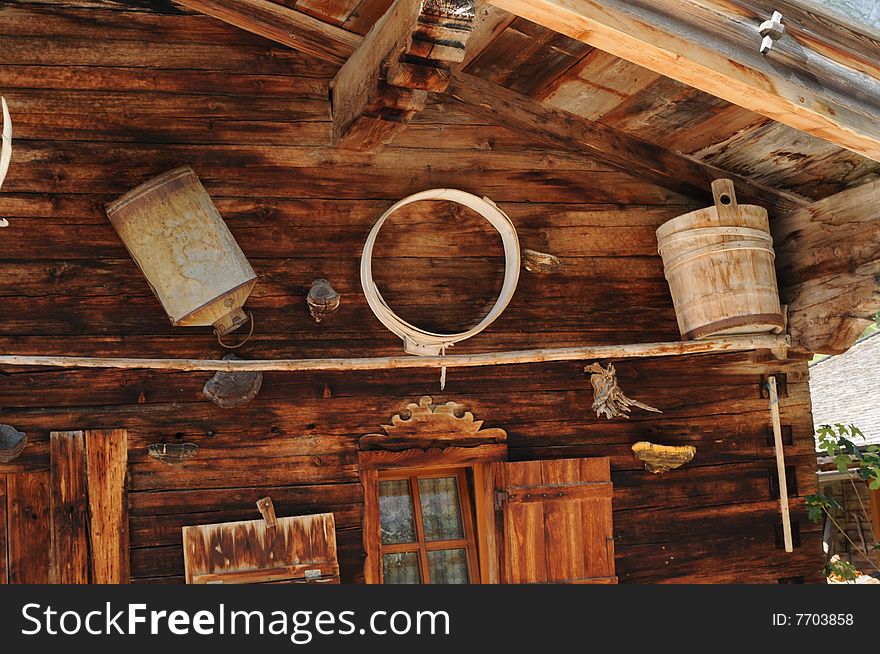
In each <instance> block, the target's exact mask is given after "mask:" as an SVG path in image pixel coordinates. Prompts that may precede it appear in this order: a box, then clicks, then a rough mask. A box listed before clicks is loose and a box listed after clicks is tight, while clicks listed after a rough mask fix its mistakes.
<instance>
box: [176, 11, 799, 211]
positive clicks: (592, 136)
mask: <svg viewBox="0 0 880 654" xmlns="http://www.w3.org/2000/svg"><path fill="white" fill-rule="evenodd" d="M177 2H178V4H181V5H183V6H186V7H189V8H191V9H194V10H196V11H200V12H203V13H206V14H208V15H210V16H213V17H214V18H217V19H219V20H222V21H223V22H225V23H228V24H230V25H233V26H235V27H238V28H239V29H243V30H245V31H248V32H251V33H253V34H258V35H260V36H262V37H264V38H267V39H269V40H272V41H274V42H276V43H280V44H282V45H286V46H289V47H291V48H296V49H300V50H302V51H303V52H307V53H308V54H311V55H313V56H315V57H317V58H319V59H322V60H324V61H328V62H331V63H336V64H338V63H342V62H343V61H345V60H346V59H347V58H348V57H349V56H351V54H352V53H353V52H354V51H355V50H356V49H357V47H358V46H359V45H360V43H361V37H360V36H358V35H356V34H352V33H351V32H348V31H346V30H344V29H342V28H340V27H336V26H335V25H330V24H328V23H322V22H320V21H317V20H315V19H314V18H312V17H311V16H308V15H306V14H304V13H302V12H300V11H297V10H295V9H290V8H288V7H283V6H281V5H276V4H274V3H271V2H268V1H267V0H177ZM266 5H270V6H271V9H266ZM478 13H479V15H478V17H477V22H478V27H477V29H476V30H475V34H474V36H473V37H472V39H480V37H481V36H483V35H484V34H488V35H489V36H491V34H492V33H494V32H495V31H496V30H495V29H494V26H496V25H499V24H500V25H502V26H503V25H504V24H506V23H505V21H504V19H503V17H500V16H499V15H498V12H497V11H492V10H491V8H490V9H489V10H488V11H485V10H484V11H480V12H478ZM487 17H488V18H487ZM482 19H485V20H482ZM481 21H482V22H481ZM487 23H488V25H489V29H488V30H487V31H481V30H480V27H482V26H483V25H486V24H487ZM475 52H476V49H474V50H473V51H472V52H471V54H475ZM465 61H466V60H465ZM448 91H451V92H452V93H453V95H454V96H455V97H456V98H457V99H458V100H460V101H461V102H462V103H463V105H464V107H465V108H466V109H468V110H469V111H470V112H472V113H474V114H476V115H477V116H482V117H491V119H492V120H494V121H496V122H498V123H499V124H500V125H502V126H507V127H510V128H512V129H515V130H516V131H518V132H520V133H526V134H528V135H529V136H531V137H533V138H535V139H536V140H538V141H540V142H543V143H548V144H551V145H553V146H554V147H562V148H564V149H566V150H570V151H574V152H582V153H584V154H585V155H587V156H591V157H595V158H597V159H600V160H602V161H605V162H607V163H611V164H613V165H615V166H618V167H622V168H623V169H624V170H627V171H629V172H633V173H635V174H639V175H643V176H646V177H648V178H650V179H652V180H653V181H655V182H656V183H658V184H660V185H661V186H664V187H666V188H671V189H673V190H677V191H679V192H683V193H685V194H688V195H691V196H693V197H697V198H699V197H706V198H707V199H708V198H709V193H708V188H709V184H708V182H710V181H711V180H713V179H717V178H719V177H726V178H728V179H733V180H734V183H735V184H736V187H737V191H738V193H739V195H740V196H741V197H742V198H744V199H746V200H748V201H751V202H756V203H760V204H764V205H766V206H769V207H772V208H775V209H776V210H777V211H783V212H790V211H792V210H794V209H796V208H798V207H801V206H805V205H806V204H807V202H806V200H803V199H801V198H799V197H798V196H795V195H793V194H786V193H783V192H780V191H778V190H776V189H770V188H767V187H763V186H761V185H759V184H755V183H753V182H751V181H749V180H747V179H746V178H744V177H741V176H737V175H734V174H731V173H730V172H728V171H722V170H719V169H718V168H716V167H714V166H712V165H710V164H707V163H705V162H702V161H699V160H697V159H695V158H693V157H688V156H684V155H680V154H678V153H675V152H673V151H671V150H668V149H666V148H664V147H662V146H657V145H654V144H651V143H648V142H647V141H642V140H641V139H638V138H635V137H633V136H630V135H628V134H626V133H624V132H621V131H619V130H616V129H614V128H611V127H607V126H605V125H602V124H601V123H598V122H594V121H591V120H588V119H585V118H581V117H580V116H577V115H575V114H572V113H570V112H566V111H561V110H558V109H554V108H550V107H547V106H546V105H544V104H542V103H540V102H538V101H536V100H532V99H531V98H528V97H526V96H524V95H522V94H518V93H515V92H513V91H508V90H507V89H504V88H503V87H500V86H498V85H496V84H492V83H490V82H485V81H483V80H480V79H479V78H475V77H474V76H471V75H464V74H462V73H461V72H458V71H453V75H452V82H451V83H450V87H449V88H448Z"/></svg>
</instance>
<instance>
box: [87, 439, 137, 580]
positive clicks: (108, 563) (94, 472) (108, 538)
mask: <svg viewBox="0 0 880 654" xmlns="http://www.w3.org/2000/svg"><path fill="white" fill-rule="evenodd" d="M85 446H86V465H87V470H88V495H89V517H90V521H89V537H90V538H89V555H90V563H91V565H90V567H91V571H92V583H96V584H127V583H128V582H129V577H130V574H129V559H128V544H129V526H128V498H127V494H126V475H127V470H128V433H127V432H126V431H125V430H124V429H116V430H102V431H87V432H86V433H85Z"/></svg>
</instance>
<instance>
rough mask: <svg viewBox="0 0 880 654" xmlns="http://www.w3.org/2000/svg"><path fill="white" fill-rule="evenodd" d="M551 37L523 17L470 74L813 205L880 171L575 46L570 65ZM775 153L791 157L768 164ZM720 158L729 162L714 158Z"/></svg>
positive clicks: (476, 58)
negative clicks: (796, 196)
mask: <svg viewBox="0 0 880 654" xmlns="http://www.w3.org/2000/svg"><path fill="white" fill-rule="evenodd" d="M552 34H555V33H554V32H552V31H549V30H547V29H546V28H542V27H539V26H536V25H532V24H530V23H529V22H528V21H526V20H525V19H523V18H520V17H516V18H515V19H513V20H512V21H511V23H510V24H509V25H508V26H507V27H506V28H505V29H504V30H503V31H502V32H500V33H499V34H498V35H497V36H496V37H495V39H494V40H493V41H491V42H490V43H488V44H487V46H486V47H485V49H483V50H482V52H479V53H476V52H473V51H472V52H471V56H472V57H473V60H472V63H471V64H470V65H469V66H468V67H467V68H466V69H465V70H466V71H467V72H468V73H471V74H473V75H474V76H476V77H479V78H481V79H483V80H486V81H489V82H493V83H496V84H499V85H501V86H504V87H506V88H510V89H512V90H516V91H518V92H520V93H523V94H525V95H528V96H530V97H533V98H535V99H536V100H539V101H541V102H542V103H543V104H546V105H550V106H553V107H555V108H558V109H562V110H564V111H568V112H571V113H573V114H575V115H578V116H580V117H582V118H585V119H587V120H593V121H597V122H599V123H601V124H603V125H607V126H609V127H613V128H615V129H618V130H620V131H621V132H623V133H626V134H631V135H633V136H637V137H639V138H640V139H643V140H645V141H647V142H649V143H652V144H656V145H660V146H663V147H665V148H669V149H670V150H672V151H674V152H679V153H682V154H686V155H694V158H695V159H697V160H699V161H704V162H705V163H707V164H711V165H714V166H717V167H718V168H720V169H724V170H728V171H730V172H732V173H736V174H739V175H741V176H743V177H745V178H748V179H750V180H752V181H755V182H760V183H762V184H765V185H768V186H773V187H777V188H780V189H784V190H787V191H791V192H792V193H795V194H796V195H800V196H803V197H806V198H809V199H814V200H815V199H820V198H823V197H826V196H828V195H831V194H833V193H836V192H838V191H840V190H843V189H845V188H850V187H852V186H856V185H858V184H860V183H863V182H865V181H868V180H870V179H873V177H874V174H873V173H874V171H875V170H877V169H878V168H880V165H878V164H877V162H874V161H872V160H870V159H868V158H866V157H863V156H861V155H858V154H855V153H853V152H850V151H847V150H845V149H843V148H841V147H839V146H836V145H833V144H831V143H829V142H828V141H824V140H822V139H819V138H816V137H814V136H811V135H809V134H806V133H805V132H800V131H798V130H795V129H793V128H789V127H787V126H784V125H782V124H781V123H777V122H776V121H773V120H771V119H769V118H766V117H764V116H761V115H759V114H756V113H754V112H752V111H749V110H748V109H744V108H742V107H739V106H737V105H734V104H731V103H729V102H727V101H726V100H722V99H720V98H717V97H715V96H713V95H710V94H708V93H704V92H702V91H699V90H697V89H695V88H693V87H691V86H688V85H686V84H683V83H681V82H678V81H675V80H673V79H671V78H668V77H665V76H662V75H660V74H658V73H655V72H653V71H650V70H648V69H646V68H643V67H641V66H639V65H637V64H634V63H631V62H628V61H625V60H623V59H620V58H619V57H615V56H614V55H611V54H608V53H606V52H603V51H602V50H598V49H592V48H586V49H585V50H584V51H583V54H582V56H580V57H578V56H577V52H578V50H577V49H576V48H572V47H571V46H570V45H568V46H566V49H565V52H566V53H567V57H563V56H561V54H560V48H559V46H558V42H554V41H553V38H552V36H551V35H552ZM557 36H558V35H557ZM566 64H568V65H567V67H566ZM563 68H564V70H562V69H563ZM767 132H769V133H772V134H773V135H774V138H775V143H773V142H771V140H770V139H769V138H768V137H767V136H766V133H767ZM752 139H756V140H757V142H755V143H753V141H752ZM768 148H769V150H775V151H777V152H780V153H782V152H784V153H785V156H769V155H768ZM731 149H734V150H735V153H731ZM721 150H723V151H724V152H725V153H726V156H721V155H719V154H717V151H721ZM728 162H729V163H728Z"/></svg>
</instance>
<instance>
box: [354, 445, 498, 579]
mask: <svg viewBox="0 0 880 654" xmlns="http://www.w3.org/2000/svg"><path fill="white" fill-rule="evenodd" d="M506 460H507V445H506V444H486V445H477V446H475V447H448V448H445V449H442V450H440V449H428V450H423V449H416V448H413V449H409V450H399V451H390V450H373V451H366V452H364V451H362V452H360V453H359V454H358V465H359V467H360V477H361V483H362V485H363V488H364V526H363V530H364V531H363V543H364V550H365V552H366V555H367V556H366V560H365V562H364V579H365V581H366V583H368V584H381V583H382V551H383V550H382V545H381V532H380V527H379V525H380V521H379V479H380V478H382V479H387V478H391V477H396V478H398V479H399V478H401V477H408V476H416V475H433V474H434V473H435V472H436V473H440V472H443V471H445V472H446V473H449V472H450V471H456V474H462V475H465V473H466V471H467V470H468V469H470V470H471V471H472V473H473V495H472V496H471V497H470V499H471V501H472V505H471V506H472V512H473V516H474V517H475V519H473V532H472V533H473V535H474V538H475V541H476V552H475V555H476V561H475V562H474V561H473V559H472V558H471V556H472V555H471V554H470V552H469V556H468V563H469V567H470V568H471V570H476V571H477V573H478V574H476V575H474V574H473V573H472V574H471V580H470V582H471V583H472V584H477V583H482V584H497V583H499V579H500V575H499V563H498V555H497V552H498V547H497V536H496V526H495V512H494V508H493V502H494V476H493V472H492V464H493V463H496V462H500V461H506ZM466 481H467V480H466V479H465V482H466ZM463 488H464V490H465V491H466V492H468V494H469V495H470V488H469V487H468V485H467V483H465V484H464V486H463ZM416 499H417V498H415V497H414V501H415V500H416ZM461 499H462V498H461V495H460V497H459V501H461ZM414 508H415V507H414ZM465 513H466V514H467V515H466V516H463V519H472V518H471V517H470V516H471V512H470V511H468V512H465ZM440 542H445V543H449V541H440ZM441 549H449V548H441ZM385 551H386V552H387V546H386V549H385ZM409 551H412V549H410V550H409ZM420 560H421V554H420Z"/></svg>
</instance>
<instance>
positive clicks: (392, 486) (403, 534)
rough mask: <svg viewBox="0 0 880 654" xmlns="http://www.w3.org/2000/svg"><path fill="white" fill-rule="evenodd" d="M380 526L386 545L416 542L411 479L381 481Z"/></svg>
mask: <svg viewBox="0 0 880 654" xmlns="http://www.w3.org/2000/svg"><path fill="white" fill-rule="evenodd" d="M379 527H380V530H381V531H382V542H383V543H384V544H386V545H391V544H393V543H414V542H416V530H415V526H414V523H413V505H412V496H411V495H410V488H409V480H407V479H389V480H383V481H380V482H379Z"/></svg>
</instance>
